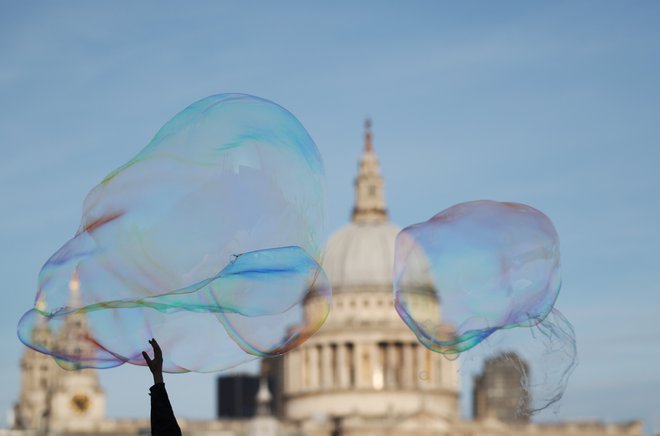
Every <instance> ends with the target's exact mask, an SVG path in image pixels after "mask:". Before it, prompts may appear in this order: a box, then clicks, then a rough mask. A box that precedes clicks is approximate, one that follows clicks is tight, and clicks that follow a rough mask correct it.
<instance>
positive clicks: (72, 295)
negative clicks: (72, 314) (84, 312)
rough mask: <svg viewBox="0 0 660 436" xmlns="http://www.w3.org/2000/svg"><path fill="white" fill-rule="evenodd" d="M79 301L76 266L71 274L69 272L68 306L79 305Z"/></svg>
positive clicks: (78, 280)
mask: <svg viewBox="0 0 660 436" xmlns="http://www.w3.org/2000/svg"><path fill="white" fill-rule="evenodd" d="M81 302H82V301H81V298H80V277H79V275H78V268H76V269H75V271H73V274H71V279H70V280H69V306H70V307H80V306H81Z"/></svg>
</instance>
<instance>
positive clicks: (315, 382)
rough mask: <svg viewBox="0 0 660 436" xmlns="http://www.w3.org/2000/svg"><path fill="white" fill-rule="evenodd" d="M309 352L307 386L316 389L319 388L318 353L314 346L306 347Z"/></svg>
mask: <svg viewBox="0 0 660 436" xmlns="http://www.w3.org/2000/svg"><path fill="white" fill-rule="evenodd" d="M307 352H308V353H309V368H307V370H308V371H309V386H308V388H309V389H310V390H317V389H318V388H319V376H320V374H319V353H318V350H317V349H316V346H311V347H308V348H307Z"/></svg>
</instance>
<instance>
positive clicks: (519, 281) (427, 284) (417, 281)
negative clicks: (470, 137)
mask: <svg viewBox="0 0 660 436" xmlns="http://www.w3.org/2000/svg"><path fill="white" fill-rule="evenodd" d="M393 282H394V289H393V291H394V298H395V307H396V310H397V312H398V313H399V315H400V316H401V318H402V319H403V321H404V322H405V323H406V324H407V325H408V327H409V328H410V329H411V330H412V331H413V332H414V333H415V335H416V336H417V338H418V339H419V341H420V342H421V343H422V344H423V345H424V346H425V347H427V348H429V349H430V350H432V351H435V352H438V353H442V354H444V355H445V356H447V357H449V358H456V357H457V356H458V355H459V354H460V353H464V352H466V351H468V350H470V353H474V354H479V353H484V355H486V354H490V355H492V354H497V353H498V352H502V351H505V352H508V351H512V350H514V351H515V352H516V353H518V354H519V355H520V357H521V358H522V359H523V360H525V361H528V362H530V366H531V367H532V369H530V371H529V373H530V374H532V375H533V377H530V376H529V374H527V375H525V380H527V381H526V383H527V384H528V386H527V387H528V388H529V389H530V390H531V391H532V392H531V397H532V401H531V402H530V404H529V405H526V406H525V407H526V408H527V410H525V411H523V413H534V412H536V411H538V410H542V409H544V408H546V407H548V406H549V405H552V404H554V403H556V402H557V401H558V400H559V398H561V394H562V393H563V390H564V389H565V386H566V383H567V380H568V376H569V375H570V373H571V372H572V370H573V369H574V367H575V362H576V347H575V338H574V334H573V329H572V326H571V325H570V323H569V322H568V321H567V320H566V319H565V318H564V317H563V315H561V313H559V312H558V311H557V310H556V309H554V304H555V301H556V300H557V297H558V294H559V290H560V287H561V270H560V253H559V237H558V235H557V232H556V230H555V228H554V226H553V224H552V222H551V221H550V219H549V218H548V217H547V216H546V215H544V214H543V213H542V212H540V211H538V210H536V209H534V208H532V207H530V206H527V205H524V204H518V203H503V202H496V201H488V200H481V201H472V202H466V203H461V204H457V205H455V206H452V207H450V208H448V209H446V210H444V211H442V212H440V213H438V214H436V215H435V216H433V217H432V218H431V219H429V220H428V221H426V222H423V223H419V224H414V225H411V226H409V227H406V228H405V229H403V230H402V231H401V232H400V233H399V235H398V236H397V239H396V244H395V261H394V277H393ZM503 338H504V339H503ZM513 338H516V339H513ZM484 341H486V343H484ZM482 343H484V344H482ZM494 343H497V344H500V345H498V346H493V344H494ZM480 344H482V345H481V346H479V345H480ZM472 350H474V351H472ZM487 351H488V353H486V352H487ZM543 355H545V359H546V362H547V361H551V360H559V362H557V363H556V365H555V366H554V367H553V368H549V367H547V366H546V364H545V362H543V361H542V360H543V358H542V357H541V356H543Z"/></svg>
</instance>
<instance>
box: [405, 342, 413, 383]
mask: <svg viewBox="0 0 660 436" xmlns="http://www.w3.org/2000/svg"><path fill="white" fill-rule="evenodd" d="M412 353H413V345H412V344H403V387H404V388H413V387H414V386H415V379H414V378H413V354H412Z"/></svg>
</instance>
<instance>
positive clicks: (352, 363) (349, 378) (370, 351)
mask: <svg viewBox="0 0 660 436" xmlns="http://www.w3.org/2000/svg"><path fill="white" fill-rule="evenodd" d="M370 127H371V126H370V123H369V121H367V123H366V132H365V135H364V151H363V152H362V156H361V157H360V163H359V169H358V174H357V177H356V179H355V206H354V208H353V212H352V219H351V222H350V223H348V224H347V225H345V226H344V227H342V228H341V229H339V230H338V231H337V232H335V233H334V234H333V235H332V236H331V237H330V239H329V241H328V245H327V250H326V255H325V259H324V261H323V267H324V269H325V271H326V273H327V274H328V278H329V279H330V283H331V284H332V289H333V306H332V310H331V312H330V315H329V316H328V319H327V320H326V322H325V324H324V325H323V327H322V328H321V329H320V330H319V331H318V332H317V333H316V334H315V335H314V336H313V337H312V338H310V339H309V340H308V341H307V342H305V343H304V344H303V345H302V346H301V347H299V348H297V349H295V350H293V351H291V352H289V353H288V354H286V355H285V356H284V397H285V410H286V417H287V419H288V420H291V421H294V422H298V423H299V424H300V426H301V428H302V429H303V430H304V431H305V434H309V435H315V434H318V435H326V434H342V435H352V434H355V435H369V434H373V435H385V434H411V435H425V434H434V435H437V434H449V433H450V431H451V429H452V428H453V427H454V423H455V422H456V420H457V419H458V410H459V405H458V396H459V387H458V374H457V369H458V368H457V363H456V362H453V361H449V360H447V359H445V358H443V357H441V356H440V355H438V354H435V353H432V352H430V351H429V350H427V349H426V348H425V347H423V346H421V345H420V344H419V342H418V341H417V339H416V337H415V335H414V334H413V333H412V332H411V331H410V330H409V329H408V327H407V326H406V325H405V324H404V323H403V321H402V320H401V319H400V318H399V316H398V314H397V313H396V310H395V309H394V301H393V297H392V267H393V262H394V240H395V238H396V236H397V234H398V232H399V230H400V229H399V228H398V227H397V226H395V225H393V224H392V223H390V222H389V220H388V213H387V207H386V202H385V190H384V183H383V177H382V176H381V174H380V168H379V164H378V158H377V156H376V154H375V152H374V149H373V144H372V136H371V129H370ZM420 295H421V296H420V301H419V304H422V305H426V306H427V307H428V309H429V312H430V313H435V314H436V316H437V314H438V312H439V311H438V301H437V300H436V299H435V298H434V296H433V294H432V293H426V294H420Z"/></svg>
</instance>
